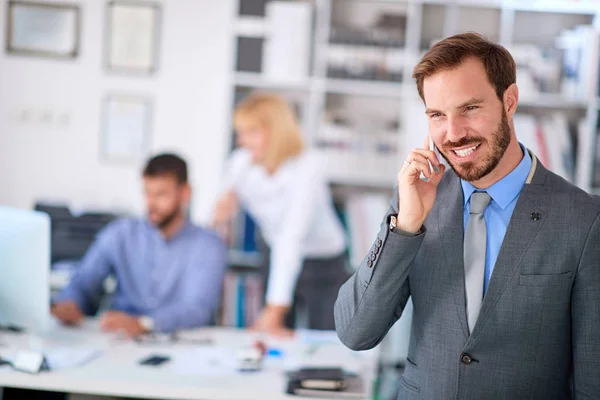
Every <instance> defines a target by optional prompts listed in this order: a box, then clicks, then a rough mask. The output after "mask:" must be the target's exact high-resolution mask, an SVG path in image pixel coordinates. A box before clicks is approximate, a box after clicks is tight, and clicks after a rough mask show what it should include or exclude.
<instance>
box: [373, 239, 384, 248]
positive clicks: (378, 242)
mask: <svg viewBox="0 0 600 400" xmlns="http://www.w3.org/2000/svg"><path fill="white" fill-rule="evenodd" d="M382 244H383V242H382V241H381V239H377V243H376V244H375V246H377V247H378V248H379V247H381V245H382Z"/></svg>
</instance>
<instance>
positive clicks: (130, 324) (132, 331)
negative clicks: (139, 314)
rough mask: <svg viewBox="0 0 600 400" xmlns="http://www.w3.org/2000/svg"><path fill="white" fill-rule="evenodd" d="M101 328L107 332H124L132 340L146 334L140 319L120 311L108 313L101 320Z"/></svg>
mask: <svg viewBox="0 0 600 400" xmlns="http://www.w3.org/2000/svg"><path fill="white" fill-rule="evenodd" d="M100 328H102V329H103V330H105V331H107V332H123V333H125V334H126V335H127V336H128V337H130V338H135V337H138V336H140V335H142V334H144V333H145V332H146V330H145V329H144V327H143V326H142V324H141V323H140V321H139V319H138V318H136V317H133V316H131V315H129V314H126V313H124V312H120V311H107V312H105V313H104V314H103V315H102V317H101V318H100Z"/></svg>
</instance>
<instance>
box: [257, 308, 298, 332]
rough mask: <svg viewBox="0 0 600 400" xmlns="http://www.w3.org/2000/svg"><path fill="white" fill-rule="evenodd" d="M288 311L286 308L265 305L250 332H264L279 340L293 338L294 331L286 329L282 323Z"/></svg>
mask: <svg viewBox="0 0 600 400" xmlns="http://www.w3.org/2000/svg"><path fill="white" fill-rule="evenodd" d="M288 310H289V308H288V307H286V306H276V305H267V306H266V307H265V308H264V309H263V310H262V311H261V312H260V315H259V316H258V318H257V319H256V321H255V322H254V325H252V327H251V328H250V330H253V331H261V332H266V333H268V334H269V335H273V336H277V337H281V338H291V337H292V336H294V331H293V330H291V329H288V328H286V327H285V325H284V323H283V321H284V319H285V315H286V314H287V312H288Z"/></svg>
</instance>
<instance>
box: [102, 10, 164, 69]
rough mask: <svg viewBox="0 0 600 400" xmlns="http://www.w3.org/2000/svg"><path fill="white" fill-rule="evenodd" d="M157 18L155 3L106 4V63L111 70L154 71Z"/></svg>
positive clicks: (158, 12) (157, 34) (157, 32)
mask: <svg viewBox="0 0 600 400" xmlns="http://www.w3.org/2000/svg"><path fill="white" fill-rule="evenodd" d="M160 17H161V6H160V4H158V3H145V2H138V1H111V2H109V3H108V5H107V17H106V36H107V37H106V66H107V68H108V70H109V71H110V72H116V73H125V74H140V75H149V74H152V73H154V72H155V71H156V70H157V68H158V51H159V40H160Z"/></svg>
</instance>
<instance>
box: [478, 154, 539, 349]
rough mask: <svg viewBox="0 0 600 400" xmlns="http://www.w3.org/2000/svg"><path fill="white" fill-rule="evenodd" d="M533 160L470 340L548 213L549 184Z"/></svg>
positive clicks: (511, 276)
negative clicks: (534, 214)
mask: <svg viewBox="0 0 600 400" xmlns="http://www.w3.org/2000/svg"><path fill="white" fill-rule="evenodd" d="M532 161H533V162H532V170H534V169H535V171H532V173H531V174H530V176H529V178H528V181H529V183H526V184H525V185H524V186H523V190H522V191H521V194H520V195H519V199H518V200H517V204H516V206H515V209H514V211H513V214H512V217H511V219H510V223H509V224H508V228H507V230H506V235H505V236H504V240H503V241H502V246H501V247H500V253H499V254H498V259H497V260H496V264H495V265H494V271H493V272H492V277H491V278H490V283H489V286H488V290H487V292H486V294H485V297H484V299H483V304H482V305H481V311H480V313H479V317H478V318H477V323H476V324H475V328H474V329H473V332H472V334H471V337H470V339H469V342H470V341H472V340H473V338H475V337H476V336H477V334H478V333H479V332H480V331H481V330H482V328H483V326H484V325H485V323H486V321H487V320H488V318H489V317H490V315H491V313H492V311H493V309H494V307H495V305H496V303H497V302H498V300H499V299H500V296H502V293H503V292H504V290H505V289H506V287H507V286H508V284H509V282H510V281H511V279H512V278H513V276H514V275H515V273H516V272H517V271H518V268H519V265H520V263H521V259H522V258H523V256H524V255H525V253H526V252H527V250H528V249H529V246H530V245H531V242H532V241H533V239H534V238H535V236H536V235H537V233H538V232H539V230H540V228H541V227H542V225H543V224H544V221H545V219H546V217H547V212H548V211H547V205H548V201H549V195H550V189H551V188H550V186H549V185H545V181H546V175H547V170H546V169H545V168H544V167H543V166H542V165H541V164H539V162H537V160H536V158H535V156H534V155H533V154H532ZM533 213H538V214H539V215H538V216H537V217H538V219H534V218H532V214H533Z"/></svg>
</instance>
